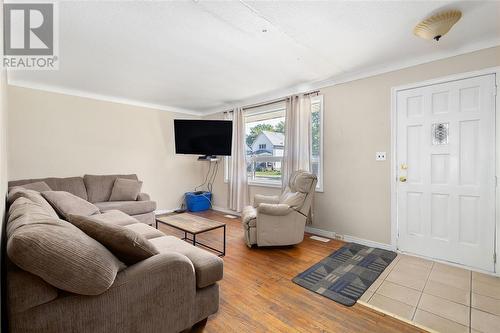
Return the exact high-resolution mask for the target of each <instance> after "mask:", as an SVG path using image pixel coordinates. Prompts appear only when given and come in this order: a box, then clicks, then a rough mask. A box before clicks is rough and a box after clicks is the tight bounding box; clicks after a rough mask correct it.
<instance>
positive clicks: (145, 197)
mask: <svg viewBox="0 0 500 333" xmlns="http://www.w3.org/2000/svg"><path fill="white" fill-rule="evenodd" d="M137 201H151V197H150V196H149V194H147V193H139V195H138V196H137Z"/></svg>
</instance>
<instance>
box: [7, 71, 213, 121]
mask: <svg viewBox="0 0 500 333" xmlns="http://www.w3.org/2000/svg"><path fill="white" fill-rule="evenodd" d="M7 83H8V84H9V85H11V86H16V87H21V88H29V89H35V90H42V91H47V92H52V93H57V94H63V95H70V96H76V97H83V98H89V99H94V100H98V101H104V102H111V103H118V104H125V105H131V106H138V107H142V108H147V109H154V110H160V111H167V112H173V113H182V114H189V115H193V116H199V117H201V116H203V115H204V113H202V112H199V111H194V110H189V109H183V108H178V107H174V106H169V105H163V104H155V103H148V102H144V101H139V100H135V99H128V98H122V97H116V96H110V95H101V94H95V93H91V92H86V91H81V90H76V89H68V88H63V87H58V86H53V85H48V84H40V83H34V82H29V81H24V80H13V79H10V78H9V77H8V74H7Z"/></svg>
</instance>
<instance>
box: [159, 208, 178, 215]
mask: <svg viewBox="0 0 500 333" xmlns="http://www.w3.org/2000/svg"><path fill="white" fill-rule="evenodd" d="M177 209H179V208H174V209H157V210H155V215H162V214H169V213H173V212H174V211H175V210H177Z"/></svg>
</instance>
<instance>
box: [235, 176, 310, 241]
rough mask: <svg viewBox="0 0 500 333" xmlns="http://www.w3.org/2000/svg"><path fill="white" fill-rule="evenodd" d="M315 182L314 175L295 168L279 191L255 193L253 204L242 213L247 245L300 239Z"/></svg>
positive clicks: (302, 237) (302, 235)
mask: <svg viewBox="0 0 500 333" xmlns="http://www.w3.org/2000/svg"><path fill="white" fill-rule="evenodd" d="M317 182H318V179H317V177H316V176H315V175H313V174H311V173H309V172H306V171H296V172H294V173H293V174H292V175H291V177H290V180H289V182H288V184H289V185H288V186H287V187H286V188H285V190H284V191H283V193H282V194H281V195H279V196H265V195H259V194H257V195H255V197H254V206H253V207H252V206H247V207H245V209H243V214H242V223H243V228H244V232H245V241H246V243H247V245H248V246H249V247H251V246H252V245H253V244H257V245H258V246H276V245H294V244H298V243H300V242H302V240H303V239H304V229H305V225H306V221H307V217H308V214H309V211H310V209H311V204H312V198H313V195H314V190H315V188H316V183H317Z"/></svg>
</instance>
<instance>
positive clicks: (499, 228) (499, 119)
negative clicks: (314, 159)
mask: <svg viewBox="0 0 500 333" xmlns="http://www.w3.org/2000/svg"><path fill="white" fill-rule="evenodd" d="M488 74H495V84H496V96H495V166H496V168H495V176H496V179H497V186H496V191H495V203H496V205H495V254H496V256H497V260H496V263H495V273H494V274H495V275H498V276H500V188H499V186H498V179H499V178H500V110H499V108H500V94H499V93H498V87H499V86H500V66H496V67H489V68H485V69H481V70H477V71H471V72H465V73H458V74H453V75H447V76H443V77H439V78H434V79H430V80H425V81H420V82H414V83H409V84H405V85H400V86H396V87H392V88H391V248H392V249H394V250H398V251H399V249H398V230H399V224H398V216H397V209H398V207H397V204H398V201H397V194H398V193H397V175H398V165H397V161H398V159H397V112H396V111H397V104H396V95H397V93H398V92H399V91H402V90H408V89H414V88H420V87H424V86H430V85H435V84H439V83H446V82H451V81H458V80H463V79H468V78H473V77H477V76H483V75H488ZM463 267H467V266H463ZM467 268H469V269H472V270H476V271H480V270H478V269H475V268H472V267H467ZM487 273H489V274H491V272H487Z"/></svg>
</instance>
